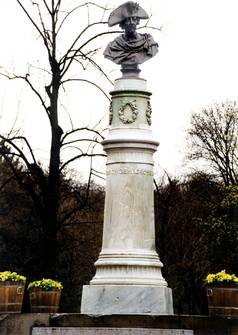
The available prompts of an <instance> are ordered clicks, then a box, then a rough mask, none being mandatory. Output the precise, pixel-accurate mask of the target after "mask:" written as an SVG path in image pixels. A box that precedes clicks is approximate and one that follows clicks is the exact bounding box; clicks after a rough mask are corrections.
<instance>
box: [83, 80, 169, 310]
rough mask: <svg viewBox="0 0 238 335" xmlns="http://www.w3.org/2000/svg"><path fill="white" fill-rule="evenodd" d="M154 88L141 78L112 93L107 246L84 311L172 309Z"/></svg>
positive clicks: (85, 296)
mask: <svg viewBox="0 0 238 335" xmlns="http://www.w3.org/2000/svg"><path fill="white" fill-rule="evenodd" d="M150 95H151V93H150V92H148V91H147V89H146V81H145V80H144V79H140V78H121V79H118V80H116V82H115V87H114V91H112V92H111V96H112V104H111V106H110V126H111V127H110V130H109V133H108V137H107V139H106V140H104V141H103V143H102V145H103V148H104V150H105V152H106V153H107V157H108V159H107V171H106V174H107V182H106V199H105V212H104V230H103V245H102V250H101V253H100V255H99V259H98V261H97V262H96V263H95V266H96V274H95V276H94V278H93V279H92V281H91V282H90V285H86V286H84V287H83V293H82V305H81V312H82V313H85V314H108V313H109V314H173V306H172V292H171V289H169V288H168V287H167V283H166V281H165V279H164V278H163V276H162V274H161V268H162V266H163V265H162V263H161V261H160V259H159V257H158V254H157V253H156V251H155V232H154V198H153V154H154V153H155V151H156V150H157V146H158V142H156V141H155V140H154V138H153V135H152V132H151V129H150V125H151V112H152V110H151V105H150Z"/></svg>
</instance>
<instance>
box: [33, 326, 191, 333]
mask: <svg viewBox="0 0 238 335" xmlns="http://www.w3.org/2000/svg"><path fill="white" fill-rule="evenodd" d="M32 335H194V332H193V331H192V330H182V329H149V328H95V327H90V328H85V327H34V328H33V329H32Z"/></svg>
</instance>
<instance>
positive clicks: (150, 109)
mask: <svg viewBox="0 0 238 335" xmlns="http://www.w3.org/2000/svg"><path fill="white" fill-rule="evenodd" d="M151 114H152V107H151V104H150V101H149V100H148V101H147V109H146V119H147V122H148V125H149V126H151Z"/></svg>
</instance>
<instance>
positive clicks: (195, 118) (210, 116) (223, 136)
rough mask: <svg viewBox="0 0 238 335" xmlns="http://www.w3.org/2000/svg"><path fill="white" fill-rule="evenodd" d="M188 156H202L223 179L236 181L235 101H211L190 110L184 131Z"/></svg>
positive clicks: (237, 119) (237, 135)
mask: <svg viewBox="0 0 238 335" xmlns="http://www.w3.org/2000/svg"><path fill="white" fill-rule="evenodd" d="M188 134H189V140H190V152H189V155H188V157H189V158H190V159H195V160H200V159H203V160H205V161H207V162H208V163H209V166H210V167H211V168H212V169H213V170H214V171H215V172H216V173H217V174H218V176H219V177H220V178H222V180H223V181H224V183H225V185H235V184H237V183H238V107H237V104H236V102H224V103H221V104H219V103H215V104H213V105H211V106H209V107H207V108H204V109H203V110H202V111H201V113H194V114H193V115H192V118H191V127H190V129H189V130H188Z"/></svg>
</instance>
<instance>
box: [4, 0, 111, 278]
mask: <svg viewBox="0 0 238 335" xmlns="http://www.w3.org/2000/svg"><path fill="white" fill-rule="evenodd" d="M16 2H17V4H18V5H19V6H20V7H21V9H22V11H23V12H24V13H25V15H26V17H27V18H28V19H29V22H30V23H31V26H33V27H34V29H35V31H36V32H37V34H38V36H39V39H40V40H41V42H42V51H43V50H44V52H46V54H47V60H48V68H46V69H45V68H43V67H42V68H39V67H38V70H39V71H44V73H45V74H46V78H47V80H48V81H47V82H45V84H44V87H43V89H42V87H40V88H39V87H38V86H39V85H38V83H35V82H34V80H33V78H32V75H31V67H29V71H28V72H27V73H25V74H23V75H22V74H21V75H18V74H15V73H14V74H9V73H8V72H4V73H2V75H3V76H5V77H7V78H8V79H11V80H12V79H22V80H24V81H25V83H26V84H27V85H28V87H29V88H30V89H31V91H32V92H33V93H34V95H35V96H36V97H37V99H38V101H39V103H40V105H41V106H42V109H43V110H44V112H45V113H46V115H47V118H48V120H49V124H50V129H51V145H50V155H49V157H50V159H49V167H48V170H47V171H43V168H42V166H41V165H40V164H39V163H38V160H37V159H36V157H35V155H34V151H33V150H32V148H31V145H30V143H29V141H28V140H27V138H25V137H24V136H21V135H19V134H16V133H15V134H14V133H13V132H12V133H11V134H10V135H9V136H4V135H1V136H0V138H1V145H0V155H1V156H2V157H3V158H4V159H5V161H6V162H8V164H9V166H10V167H11V170H12V174H13V176H14V177H15V178H16V180H17V181H18V183H19V185H20V186H21V187H23V188H24V189H26V190H27V192H28V194H29V195H30V196H31V198H32V200H33V202H34V204H35V206H36V208H37V211H38V215H39V218H40V220H41V223H42V229H43V236H44V248H43V254H42V258H43V260H44V262H43V263H44V269H41V270H42V274H43V275H45V276H47V275H54V274H55V266H56V265H55V264H56V252H57V232H58V230H59V225H60V223H61V222H60V220H59V217H58V210H59V194H60V183H61V175H62V173H63V172H64V171H65V169H66V168H67V167H68V166H69V164H70V163H72V162H73V161H75V160H76V159H79V158H81V157H94V156H95V155H97V154H96V153H95V152H94V147H95V145H96V144H97V143H99V142H100V141H101V140H102V138H103V135H102V134H101V131H99V130H98V129H97V128H93V129H91V128H88V127H81V128H74V127H73V125H72V128H71V129H70V130H69V131H67V132H65V133H63V130H62V128H61V126H60V124H59V95H60V94H61V92H62V90H65V89H66V84H67V83H69V82H71V81H81V82H82V81H83V82H86V83H88V84H90V85H93V86H94V87H96V88H97V89H98V90H99V91H100V92H102V93H103V94H104V95H105V97H106V98H107V99H109V98H108V96H107V94H106V93H105V92H104V91H103V89H102V87H101V86H99V85H98V84H97V83H96V82H93V81H91V80H89V79H87V78H86V79H85V78H76V77H70V76H71V75H72V71H75V67H76V66H79V67H80V68H83V69H87V67H88V66H89V65H90V66H91V67H92V68H94V69H95V70H96V71H99V72H100V74H101V75H103V76H104V77H105V79H106V80H108V81H110V79H109V78H108V76H107V75H106V73H105V72H104V71H103V69H102V67H101V66H100V65H99V64H98V63H97V62H96V61H95V55H96V53H97V51H98V47H95V41H96V40H100V39H101V38H102V37H103V36H104V35H107V34H109V33H110V34H111V33H112V32H109V31H107V30H105V24H107V21H105V20H104V16H105V13H106V11H107V10H108V8H107V7H103V6H101V5H98V4H97V3H96V2H85V3H81V2H80V1H78V5H77V6H75V3H74V6H75V7H73V8H67V7H63V5H65V4H66V2H65V1H62V0H35V1H31V0H25V1H22V0H16ZM95 8H97V9H98V10H100V11H101V16H100V19H99V20H98V21H91V16H90V10H94V9H95ZM85 9H86V10H87V20H86V21H87V22H86V25H85V26H84V27H82V29H81V30H80V31H79V32H77V33H76V34H75V36H74V37H72V40H71V41H70V42H69V41H68V40H69V36H67V42H68V44H67V48H65V49H64V48H63V47H62V44H60V43H59V41H60V38H62V36H61V34H62V33H63V30H64V27H65V26H66V25H67V24H70V18H71V17H72V16H73V15H78V17H79V19H80V15H81V14H80V11H81V10H85ZM78 21H79V20H78ZM59 50H60V51H59ZM85 72H87V71H85ZM77 134H82V135H78V137H75V136H76V135H77ZM82 142H84V143H89V144H88V145H87V146H85V145H84V146H83V147H82V149H79V148H78V150H79V154H76V155H75V156H73V157H71V158H70V159H68V160H67V161H64V162H63V161H62V158H61V152H62V149H65V148H66V147H73V146H75V147H78V146H79V145H80V144H81V143H82ZM6 148H7V150H6ZM85 148H86V149H85ZM99 155H101V156H103V155H104V154H103V153H100V154H99ZM13 157H15V158H17V159H18V160H19V161H20V162H21V163H22V164H23V166H24V168H23V169H22V170H21V171H20V172H19V170H16V169H15V167H14V165H13V164H11V163H12V161H13V160H12V158H13ZM92 173H93V170H91V174H90V176H91V175H92ZM26 175H27V176H28V177H29V178H30V179H31V180H32V182H31V183H29V182H27V183H26V182H25V176H26ZM28 180H29V179H28Z"/></svg>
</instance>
